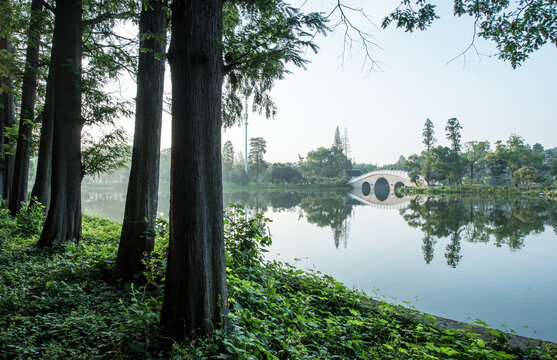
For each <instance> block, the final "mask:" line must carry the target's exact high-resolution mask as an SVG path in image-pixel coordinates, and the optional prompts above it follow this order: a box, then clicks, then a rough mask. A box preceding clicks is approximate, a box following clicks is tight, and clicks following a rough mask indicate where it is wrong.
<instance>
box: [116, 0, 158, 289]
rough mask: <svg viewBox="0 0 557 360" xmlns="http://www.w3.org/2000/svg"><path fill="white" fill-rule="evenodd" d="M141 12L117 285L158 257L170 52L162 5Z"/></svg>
mask: <svg viewBox="0 0 557 360" xmlns="http://www.w3.org/2000/svg"><path fill="white" fill-rule="evenodd" d="M150 5H151V6H149V7H145V6H143V7H142V10H141V18H140V20H139V38H140V39H143V37H144V36H145V35H146V34H149V33H151V34H157V35H162V39H157V38H156V37H152V36H151V37H147V38H145V40H143V41H141V44H140V51H139V67H138V72H137V97H136V108H135V133H134V139H133V153H132V165H131V169H130V180H129V183H128V193H127V196H126V209H125V212H124V223H123V226H122V236H121V237H120V245H119V247H118V256H117V259H116V264H115V267H114V273H113V274H112V278H113V280H114V281H115V280H117V279H122V280H130V279H131V278H132V276H133V275H134V274H135V273H137V272H139V271H141V270H142V268H143V266H142V263H141V259H142V257H143V253H145V252H147V253H150V252H151V251H153V246H154V234H153V232H152V230H153V227H154V223H155V217H156V215H157V202H158V191H159V162H160V138H161V123H162V106H163V102H162V101H163V93H164V66H165V59H164V56H163V54H164V53H165V52H166V24H167V19H166V5H165V4H163V2H162V1H155V2H151V3H150Z"/></svg>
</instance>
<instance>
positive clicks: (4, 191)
mask: <svg viewBox="0 0 557 360" xmlns="http://www.w3.org/2000/svg"><path fill="white" fill-rule="evenodd" d="M0 1H3V2H5V0H0ZM0 50H6V51H7V52H8V53H11V52H12V46H11V44H10V42H9V41H8V39H6V38H0ZM11 88H12V79H11V78H10V77H4V76H2V77H0V89H4V90H3V92H1V93H0V145H1V147H0V197H1V198H3V199H6V200H8V199H9V197H10V192H11V184H12V178H13V172H14V157H13V155H8V154H6V153H5V151H4V145H6V144H7V139H6V137H5V133H6V128H7V127H9V126H13V125H14V124H15V110H14V109H15V106H14V98H13V95H12V94H11V93H10V89H11Z"/></svg>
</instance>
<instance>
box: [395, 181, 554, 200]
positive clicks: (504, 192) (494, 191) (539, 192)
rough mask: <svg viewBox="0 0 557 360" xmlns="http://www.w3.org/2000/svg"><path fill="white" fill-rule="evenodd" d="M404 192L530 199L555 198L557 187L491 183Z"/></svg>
mask: <svg viewBox="0 0 557 360" xmlns="http://www.w3.org/2000/svg"><path fill="white" fill-rule="evenodd" d="M405 191H406V193H407V194H408V193H410V194H427V195H459V196H466V197H469V196H474V197H476V196H477V197H482V198H498V199H501V198H502V199H515V198H526V199H532V200H540V199H541V200H553V201H556V200H557V188H556V187H548V186H530V187H526V186H519V187H518V188H515V187H514V186H507V185H505V186H492V185H477V184H474V185H450V186H449V185H443V186H430V187H413V188H406V189H405Z"/></svg>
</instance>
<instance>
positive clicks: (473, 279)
mask: <svg viewBox="0 0 557 360" xmlns="http://www.w3.org/2000/svg"><path fill="white" fill-rule="evenodd" d="M125 191H126V187H125V186H123V185H118V186H106V187H103V188H100V187H87V186H85V185H84V187H83V195H82V197H83V209H84V212H85V213H86V214H91V215H98V216H103V217H107V218H110V219H113V220H116V221H122V216H123V208H124V199H125ZM224 198H225V199H224V200H225V203H229V202H232V203H238V204H241V205H244V206H245V207H247V208H248V209H249V211H250V212H252V213H253V212H255V211H258V212H262V213H264V214H265V215H266V216H267V217H269V218H271V219H272V220H273V222H272V223H271V224H269V228H270V231H271V234H272V237H273V245H272V246H271V247H270V249H269V250H270V252H269V253H268V254H267V256H268V257H270V258H275V259H279V260H283V261H287V262H290V263H293V264H295V265H296V266H298V267H300V268H302V269H315V270H319V271H321V272H323V273H326V274H330V275H332V276H333V277H335V278H336V279H337V280H339V281H341V282H343V283H344V284H346V285H347V286H349V287H353V288H357V289H361V290H363V291H365V292H366V293H368V294H370V295H371V296H373V297H376V298H384V299H386V300H388V301H391V302H396V303H399V304H402V305H404V306H407V307H410V306H413V307H415V308H416V309H418V310H420V311H424V312H427V313H430V314H434V315H438V316H442V317H446V318H451V319H455V320H459V321H468V322H473V321H475V320H476V319H481V320H482V321H485V322H486V323H488V324H490V325H491V326H493V327H497V328H501V329H507V330H511V329H514V330H515V331H516V332H517V333H518V334H520V335H524V336H532V337H537V338H541V339H544V340H550V341H557V261H556V259H557V205H556V204H550V203H545V202H519V201H515V202H513V201H502V200H501V201H493V200H470V199H436V198H429V199H427V198H410V197H403V198H397V197H394V196H390V197H389V198H387V199H384V200H382V201H381V200H379V199H377V198H373V197H372V196H367V197H365V196H363V195H362V194H361V193H360V194H347V193H344V192H343V193H334V192H275V191H266V192H259V193H254V192H236V193H225V194H224ZM168 204H169V195H168V186H164V184H163V185H162V187H161V194H160V198H159V208H160V211H159V216H167V214H168Z"/></svg>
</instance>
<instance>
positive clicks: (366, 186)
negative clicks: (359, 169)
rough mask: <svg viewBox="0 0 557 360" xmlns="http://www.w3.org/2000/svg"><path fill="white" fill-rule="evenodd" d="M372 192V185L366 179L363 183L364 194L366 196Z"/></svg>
mask: <svg viewBox="0 0 557 360" xmlns="http://www.w3.org/2000/svg"><path fill="white" fill-rule="evenodd" d="M370 193H371V185H370V184H369V183H368V182H367V181H364V183H363V184H362V194H363V195H364V196H368V195H369V194H370Z"/></svg>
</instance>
